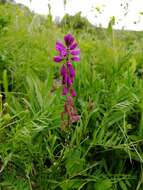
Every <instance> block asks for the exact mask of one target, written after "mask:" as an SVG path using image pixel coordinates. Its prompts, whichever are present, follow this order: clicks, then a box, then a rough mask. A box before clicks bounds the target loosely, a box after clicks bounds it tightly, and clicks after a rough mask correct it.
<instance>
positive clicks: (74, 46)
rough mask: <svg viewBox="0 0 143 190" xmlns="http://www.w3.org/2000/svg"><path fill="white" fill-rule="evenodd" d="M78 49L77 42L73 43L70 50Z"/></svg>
mask: <svg viewBox="0 0 143 190" xmlns="http://www.w3.org/2000/svg"><path fill="white" fill-rule="evenodd" d="M76 47H77V43H76V42H73V44H72V45H70V50H73V49H75V48H76Z"/></svg>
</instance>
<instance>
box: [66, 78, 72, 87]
mask: <svg viewBox="0 0 143 190" xmlns="http://www.w3.org/2000/svg"><path fill="white" fill-rule="evenodd" d="M67 85H68V86H71V85H72V80H71V79H70V77H69V76H68V77H67Z"/></svg>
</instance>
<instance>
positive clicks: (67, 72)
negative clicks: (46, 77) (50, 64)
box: [53, 34, 80, 129]
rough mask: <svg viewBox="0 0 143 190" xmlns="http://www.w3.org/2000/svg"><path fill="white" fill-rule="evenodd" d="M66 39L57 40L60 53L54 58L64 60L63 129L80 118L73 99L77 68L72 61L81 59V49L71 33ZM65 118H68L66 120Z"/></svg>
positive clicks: (62, 75) (62, 70) (62, 72)
mask: <svg viewBox="0 0 143 190" xmlns="http://www.w3.org/2000/svg"><path fill="white" fill-rule="evenodd" d="M64 40H65V44H63V43H62V42H60V41H57V42H56V51H57V52H58V55H57V56H54V58H53V59H54V61H55V62H61V61H62V66H61V69H60V75H61V77H62V86H63V90H62V95H63V96H66V101H65V105H64V111H63V112H62V113H61V118H62V121H63V123H62V125H61V126H62V129H64V128H65V127H66V126H67V125H70V124H72V123H74V122H77V121H79V120H80V116H79V115H78V113H77V110H76V107H75V105H74V101H73V97H75V96H76V92H75V90H74V88H73V82H74V78H75V70H74V67H73V65H72V62H71V61H75V62H78V61H80V58H79V57H78V55H79V54H80V49H79V48H77V46H78V45H77V43H76V42H75V40H74V37H73V36H72V35H71V34H67V35H66V36H65V37H64ZM65 115H66V117H65ZM65 118H67V120H66V121H65Z"/></svg>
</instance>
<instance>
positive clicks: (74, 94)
mask: <svg viewBox="0 0 143 190" xmlns="http://www.w3.org/2000/svg"><path fill="white" fill-rule="evenodd" d="M71 95H72V97H75V96H76V92H75V90H74V89H72V91H71Z"/></svg>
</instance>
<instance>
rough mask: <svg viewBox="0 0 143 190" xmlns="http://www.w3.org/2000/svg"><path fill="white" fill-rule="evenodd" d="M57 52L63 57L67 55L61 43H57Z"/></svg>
mask: <svg viewBox="0 0 143 190" xmlns="http://www.w3.org/2000/svg"><path fill="white" fill-rule="evenodd" d="M56 50H57V51H58V52H59V53H60V55H61V56H66V55H67V51H66V48H65V46H64V45H63V44H62V43H61V42H59V41H57V42H56Z"/></svg>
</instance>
